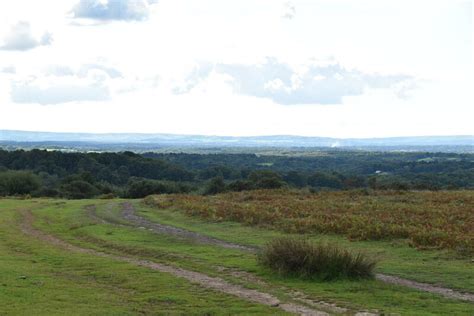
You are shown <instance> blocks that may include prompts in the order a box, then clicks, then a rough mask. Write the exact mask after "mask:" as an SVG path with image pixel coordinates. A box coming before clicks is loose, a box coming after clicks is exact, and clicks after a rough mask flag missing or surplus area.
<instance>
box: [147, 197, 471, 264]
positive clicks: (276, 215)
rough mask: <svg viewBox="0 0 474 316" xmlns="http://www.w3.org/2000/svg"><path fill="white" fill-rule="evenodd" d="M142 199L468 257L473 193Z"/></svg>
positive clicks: (211, 216)
mask: <svg viewBox="0 0 474 316" xmlns="http://www.w3.org/2000/svg"><path fill="white" fill-rule="evenodd" d="M144 201H145V203H147V204H148V205H151V206H154V207H157V208H161V209H165V208H174V209H179V210H183V211H185V212H186V214H188V215H191V216H199V217H202V218H205V219H208V220H211V221H237V222H241V223H244V224H247V225H255V226H260V227H268V228H275V229H279V230H282V231H285V232H290V233H311V234H338V235H344V236H346V237H347V238H349V239H351V240H395V239H403V240H406V241H407V242H408V243H409V244H410V245H412V246H415V247H418V248H423V249H426V248H431V249H453V250H455V251H457V252H458V253H459V254H461V255H472V254H473V253H474V229H473V227H474V212H472V207H473V205H474V192H473V191H438V192H430V191H423V192H396V191H377V192H372V193H370V192H365V191H346V192H324V193H310V192H306V191H291V190H257V191H247V192H231V193H225V194H219V195H215V196H198V195H162V196H151V197H148V198H146V199H145V200H144Z"/></svg>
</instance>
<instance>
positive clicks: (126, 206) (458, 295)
mask: <svg viewBox="0 0 474 316" xmlns="http://www.w3.org/2000/svg"><path fill="white" fill-rule="evenodd" d="M122 205H123V211H122V218H123V219H125V220H126V221H128V222H130V223H131V224H132V225H134V226H139V227H145V228H147V229H149V230H151V231H153V232H156V233H162V234H171V235H174V236H180V237H184V238H189V239H192V240H195V241H197V242H201V243H208V244H214V245H219V246H222V247H226V248H234V249H241V250H245V251H250V252H255V251H257V250H258V249H257V248H251V247H248V246H243V245H238V244H233V243H230V242H226V241H222V240H219V239H214V238H211V237H208V236H204V235H202V234H199V233H196V232H190V231H187V230H184V229H181V228H177V227H173V226H168V225H163V224H158V223H154V222H150V221H149V220H147V219H145V218H143V217H140V216H138V215H137V214H136V213H135V209H134V207H133V205H132V204H131V203H128V202H125V203H123V204H122ZM375 278H376V279H377V280H380V281H382V282H385V283H389V284H394V285H400V286H405V287H409V288H412V289H416V290H420V291H424V292H429V293H434V294H439V295H442V296H444V297H446V298H451V299H458V300H463V301H468V302H474V294H472V293H463V292H459V291H456V290H453V289H449V288H445V287H441V286H436V285H433V284H429V283H421V282H416V281H412V280H407V279H403V278H399V277H395V276H391V275H386V274H381V273H377V274H376V275H375Z"/></svg>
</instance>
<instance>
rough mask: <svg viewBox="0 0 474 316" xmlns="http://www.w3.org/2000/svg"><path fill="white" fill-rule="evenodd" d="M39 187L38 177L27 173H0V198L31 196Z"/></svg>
mask: <svg viewBox="0 0 474 316" xmlns="http://www.w3.org/2000/svg"><path fill="white" fill-rule="evenodd" d="M40 187H41V183H40V180H39V178H38V176H36V175H35V174H33V173H31V172H28V171H14V170H10V171H5V172H0V196H1V195H23V194H31V193H32V192H33V191H35V190H38V189H39V188H40Z"/></svg>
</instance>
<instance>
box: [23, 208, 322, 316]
mask: <svg viewBox="0 0 474 316" xmlns="http://www.w3.org/2000/svg"><path fill="white" fill-rule="evenodd" d="M33 222H34V217H33V215H32V213H31V212H30V211H24V212H23V222H22V224H21V230H22V231H23V233H25V234H27V235H29V236H32V237H34V238H36V239H38V240H42V241H44V242H47V243H49V244H51V245H54V246H57V247H60V248H63V249H65V250H68V251H74V252H78V253H84V254H88V255H93V256H99V257H105V258H110V259H114V260H118V261H123V262H127V263H130V264H133V265H136V266H141V267H146V268H149V269H153V270H156V271H160V272H164V273H170V274H172V275H174V276H176V277H179V278H184V279H186V280H188V281H190V282H192V283H196V284H199V285H200V286H203V287H205V288H209V289H213V290H215V291H219V292H222V293H226V294H230V295H233V296H236V297H239V298H241V299H245V300H248V301H251V302H255V303H258V304H263V305H268V306H274V307H275V308H280V309H282V310H284V311H286V312H290V313H294V314H299V315H305V316H326V315H329V314H328V313H326V312H324V311H320V310H316V309H313V308H309V307H306V306H304V305H299V304H295V303H287V302H284V303H283V302H280V301H279V300H278V298H276V297H275V296H273V295H272V294H269V293H265V292H261V291H257V290H252V289H247V288H244V287H242V286H240V285H236V284H231V283H229V282H227V281H225V280H223V279H221V278H217V277H210V276H208V275H205V274H203V273H199V272H195V271H190V270H185V269H181V268H176V267H172V266H169V265H164V264H160V263H155V262H151V261H148V260H140V259H136V258H133V257H128V256H118V255H113V254H109V253H105V252H100V251H96V250H93V249H88V248H82V247H78V246H75V245H72V244H70V243H68V242H66V241H64V240H61V239H59V238H57V237H55V236H52V235H49V234H46V233H44V232H42V231H40V230H38V229H35V228H34V227H33V225H32V224H33Z"/></svg>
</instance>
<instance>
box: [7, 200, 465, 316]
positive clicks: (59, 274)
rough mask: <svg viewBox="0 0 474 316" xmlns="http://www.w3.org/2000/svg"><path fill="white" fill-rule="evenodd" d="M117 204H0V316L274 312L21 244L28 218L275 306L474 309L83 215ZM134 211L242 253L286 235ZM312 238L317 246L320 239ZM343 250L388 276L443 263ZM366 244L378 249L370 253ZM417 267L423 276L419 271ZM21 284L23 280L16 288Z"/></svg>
mask: <svg viewBox="0 0 474 316" xmlns="http://www.w3.org/2000/svg"><path fill="white" fill-rule="evenodd" d="M120 202H121V201H120V200H113V201H104V200H85V201H61V200H46V199H45V200H32V201H29V200H26V201H19V200H0V247H1V248H0V251H1V253H2V260H1V261H0V278H1V279H0V280H1V281H0V285H1V284H7V286H6V287H5V286H0V302H2V305H3V302H6V304H5V305H6V306H7V308H8V309H6V310H5V312H4V313H5V314H32V313H35V312H36V313H35V314H38V311H40V312H41V313H40V314H65V313H70V314H71V313H72V314H88V315H89V314H96V315H98V314H100V315H107V314H114V315H117V314H125V315H126V314H139V313H144V314H175V313H178V314H199V315H202V314H206V313H208V314H211V315H214V314H239V313H240V314H262V315H267V314H275V313H276V312H278V311H279V310H277V309H275V308H270V307H265V306H260V305H256V304H252V303H247V302H245V301H242V300H240V299H237V298H234V297H232V296H229V295H224V294H219V293H217V292H215V291H210V290H205V289H202V288H200V287H198V286H196V285H192V284H190V283H189V282H187V281H185V280H182V279H179V278H175V277H173V276H171V275H168V274H165V273H158V272H156V271H151V270H148V269H146V268H140V267H135V266H133V265H131V264H127V263H123V262H117V261H114V260H113V259H110V258H98V257H94V256H91V255H85V254H77V253H73V252H66V251H64V250H62V249H58V248H56V247H52V246H48V245H45V244H44V243H43V242H41V241H38V240H35V239H32V238H30V237H28V236H25V235H23V234H22V233H21V232H20V230H19V228H18V225H17V223H18V220H19V214H18V210H20V209H32V210H33V214H34V216H35V217H36V222H35V224H34V225H35V227H36V228H38V229H41V230H43V231H46V232H49V233H51V234H54V235H55V236H58V237H60V238H61V239H64V240H67V241H69V242H70V243H73V244H76V245H80V246H82V247H88V248H94V249H99V250H102V251H106V252H109V253H116V254H120V255H127V256H133V257H136V258H146V259H149V260H153V261H155V262H162V263H166V264H169V265H173V266H179V267H183V268H187V269H190V270H194V271H200V272H204V273H206V274H209V275H216V276H217V275H219V276H221V277H223V278H225V279H227V280H229V281H232V282H235V283H240V284H243V285H245V286H246V287H249V288H257V289H261V290H263V291H265V292H269V293H273V294H274V295H276V296H278V297H279V298H280V299H282V300H287V299H289V297H288V293H289V292H291V291H292V290H298V291H303V292H304V293H305V294H307V295H308V296H309V297H311V298H313V299H315V300H325V301H327V302H332V303H337V304H338V305H339V306H345V307H347V308H349V309H350V310H352V311H357V310H362V309H376V310H378V311H381V312H385V313H400V314H402V315H446V314H452V315H471V314H472V308H473V304H470V303H466V302H460V301H455V300H448V299H444V298H442V297H440V296H437V295H432V294H427V293H422V292H419V291H415V290H410V289H406V288H402V287H397V286H391V285H387V284H383V283H381V282H379V281H375V280H362V281H347V280H346V281H343V280H340V281H333V282H314V281H308V280H301V279H298V278H287V277H281V276H279V275H276V274H275V273H273V272H272V271H271V270H270V269H265V268H262V267H260V266H259V265H258V264H257V262H256V257H255V255H254V254H251V253H247V252H243V251H239V250H233V249H223V248H221V247H218V246H212V245H202V244H197V243H193V242H190V241H189V240H186V239H180V238H176V237H170V236H164V235H160V234H153V233H151V232H149V231H147V230H143V229H137V228H134V227H126V226H117V225H110V224H102V223H94V221H93V220H91V219H90V218H88V217H87V215H86V213H85V211H84V207H85V206H86V205H90V204H95V205H97V213H98V214H100V215H101V216H102V215H105V214H106V215H107V216H109V217H110V218H116V216H117V215H116V214H118V211H119V207H118V206H119V205H118V204H119V203H120ZM108 203H114V204H115V206H113V207H111V208H110V207H108V206H107V204H108ZM132 203H134V204H135V205H136V207H137V208H138V209H139V210H140V213H141V214H142V215H145V216H147V217H148V218H150V219H152V220H153V221H158V222H160V223H168V224H173V225H175V226H180V227H183V228H188V229H190V230H194V231H198V232H201V233H205V234H207V235H209V236H214V237H218V238H221V239H225V240H229V241H234V242H239V243H243V244H248V245H257V246H258V245H262V244H264V243H265V242H266V241H268V240H271V239H272V238H274V237H278V236H284V235H286V234H284V233H282V232H277V231H272V230H265V229H261V228H252V227H246V226H242V225H240V224H235V223H227V222H220V223H208V222H205V221H202V220H198V219H196V218H191V217H187V216H184V215H183V214H182V213H180V212H177V211H168V210H166V211H163V210H155V209H151V208H147V207H141V206H140V203H139V201H132ZM311 238H312V239H315V240H318V239H320V236H319V237H318V236H313V237H311ZM327 238H329V239H333V238H334V237H327ZM336 239H337V238H336ZM337 240H339V239H337ZM346 243H347V245H349V246H350V247H353V246H354V244H356V245H357V247H355V248H354V249H356V248H357V249H363V248H364V247H365V246H367V245H372V246H371V247H373V248H371V249H370V250H371V251H372V252H373V253H378V252H380V251H381V250H384V251H385V252H386V253H382V255H385V256H388V257H389V258H391V261H389V262H391V263H385V265H386V267H385V269H391V271H396V270H397V269H400V268H399V267H391V264H397V263H398V262H403V260H402V259H400V258H399V257H398V255H399V254H400V253H403V252H405V251H406V252H407V255H408V254H410V253H411V252H412V251H413V252H414V253H417V254H420V255H419V256H420V257H419V259H416V260H419V262H422V261H423V260H422V257H423V258H424V260H426V262H427V264H428V266H430V264H431V263H430V262H431V261H432V260H445V259H442V258H438V259H435V258H434V255H433V258H431V257H430V256H429V255H428V256H427V253H426V252H419V251H416V250H414V249H411V248H408V247H406V246H405V245H403V246H401V245H399V244H394V245H392V246H390V247H392V248H393V249H395V250H396V251H398V252H396V254H395V255H394V254H392V252H391V249H387V248H386V247H387V245H390V243H383V242H357V243H349V242H347V241H346ZM374 244H375V245H376V246H373V245H374ZM344 246H345V245H344ZM384 247H385V248H384ZM397 249H398V250H397ZM389 254H390V256H389ZM433 254H435V252H433ZM380 255H381V254H379V256H380ZM382 257H383V256H382ZM3 258H6V259H3ZM416 260H415V261H416ZM33 261H34V263H33ZM382 262H384V261H381V264H382ZM444 262H446V261H444ZM459 262H462V261H459ZM459 262H458V261H456V260H455V261H454V263H455V264H459V266H458V269H459V271H458V272H459V274H460V276H457V272H456V269H452V268H443V269H446V271H450V272H451V273H452V275H451V277H450V276H448V277H446V276H440V278H442V279H445V278H453V279H459V280H458V282H457V283H458V284H460V285H462V278H463V276H464V277H466V276H467V275H468V271H467V268H468V267H467V266H466V267H464V266H463V265H461V264H460V263H459ZM417 267H418V268H420V269H421V265H420V264H419V265H417ZM223 269H224V270H223ZM379 269H382V268H379ZM404 269H407V270H408V269H409V265H408V264H406V266H405V267H404ZM440 269H441V267H440ZM402 270H403V269H402ZM233 271H246V272H251V273H253V274H254V275H257V276H258V277H259V278H260V279H262V280H264V281H265V284H261V283H258V282H255V281H253V280H248V279H245V278H239V277H237V276H235V275H234V274H232V272H233ZM438 271H439V270H438ZM430 273H432V272H430ZM430 273H428V275H429V274H430ZM432 274H434V273H432ZM22 275H25V276H27V278H26V279H20V278H19V277H20V276H22ZM454 276H456V278H454ZM4 279H5V280H4ZM455 283H456V282H455ZM34 284H37V285H34ZM466 284H467V283H466ZM460 287H461V288H462V286H460ZM7 288H8V289H7ZM12 289H15V291H13V290H12ZM223 306H225V308H223ZM2 312H3V310H2ZM0 314H1V313H0Z"/></svg>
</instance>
